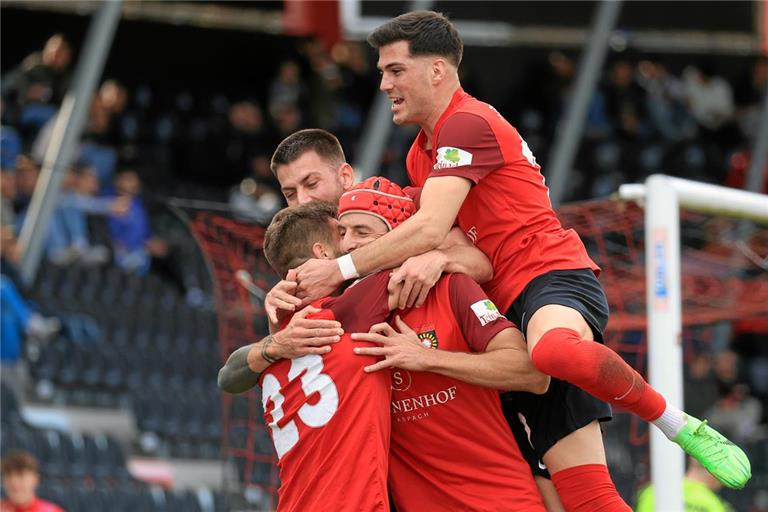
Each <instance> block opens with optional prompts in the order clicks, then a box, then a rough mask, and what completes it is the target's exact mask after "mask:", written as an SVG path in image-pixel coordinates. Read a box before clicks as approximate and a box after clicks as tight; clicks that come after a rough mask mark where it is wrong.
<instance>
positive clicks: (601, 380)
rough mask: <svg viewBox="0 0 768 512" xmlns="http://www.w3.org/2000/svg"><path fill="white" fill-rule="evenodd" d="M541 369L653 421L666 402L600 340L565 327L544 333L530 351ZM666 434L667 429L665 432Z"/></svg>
mask: <svg viewBox="0 0 768 512" xmlns="http://www.w3.org/2000/svg"><path fill="white" fill-rule="evenodd" d="M531 361H533V365H534V366H535V367H536V368H537V369H538V370H539V371H541V372H543V373H546V374H547V375H550V376H552V377H556V378H558V379H560V380H564V381H567V382H570V383H571V384H573V385H575V386H578V387H580V388H581V389H583V390H584V391H586V392H587V393H589V394H591V395H592V396H594V397H597V398H599V399H600V400H603V401H605V402H608V403H610V404H611V405H615V406H616V407H620V408H622V409H625V410H627V411H629V412H632V413H634V414H636V415H638V416H639V417H641V418H642V419H644V420H645V421H653V420H655V419H657V418H659V417H660V416H662V413H663V412H664V409H665V407H666V401H665V400H664V397H662V396H661V395H660V394H659V393H658V392H657V391H656V390H655V389H653V388H652V387H651V386H650V385H649V384H648V383H647V382H646V381H645V379H643V377H641V376H640V374H639V373H637V372H636V371H635V370H634V369H633V368H632V367H631V366H629V365H628V364H627V363H626V362H625V361H624V360H623V359H622V358H621V356H619V354H617V353H616V352H614V351H613V350H611V349H609V348H608V347H606V346H605V345H603V344H601V343H597V342H595V341H591V340H583V339H581V338H580V337H579V334H578V333H577V332H576V331H574V330H572V329H566V328H557V329H551V330H549V331H547V332H546V333H544V336H542V337H541V339H540V340H539V342H538V343H537V344H536V346H535V347H534V349H533V352H532V353H531ZM665 433H666V432H665Z"/></svg>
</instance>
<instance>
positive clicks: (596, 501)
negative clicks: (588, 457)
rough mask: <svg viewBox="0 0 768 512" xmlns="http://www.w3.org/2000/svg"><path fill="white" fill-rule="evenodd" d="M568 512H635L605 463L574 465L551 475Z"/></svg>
mask: <svg viewBox="0 0 768 512" xmlns="http://www.w3.org/2000/svg"><path fill="white" fill-rule="evenodd" d="M552 483H553V484H555V489H557V494H558V495H559V496H560V501H561V502H562V504H563V507H565V510H566V512H632V509H631V508H629V505H627V504H626V503H625V502H624V500H622V499H621V496H619V493H618V492H617V491H616V486H615V485H613V481H612V480H611V475H610V474H609V473H608V468H607V467H606V466H604V465H602V464H585V465H583V466H574V467H572V468H568V469H564V470H562V471H558V472H557V473H553V474H552Z"/></svg>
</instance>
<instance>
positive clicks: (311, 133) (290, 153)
mask: <svg viewBox="0 0 768 512" xmlns="http://www.w3.org/2000/svg"><path fill="white" fill-rule="evenodd" d="M307 151H314V152H315V153H317V154H318V155H319V156H320V157H321V158H323V159H324V160H328V162H329V163H331V164H332V165H333V166H340V165H341V164H343V163H344V162H346V158H345V157H344V150H343V149H341V143H340V142H339V139H337V138H336V136H334V135H333V134H332V133H331V132H328V131H326V130H322V129H320V128H307V129H305V130H299V131H298V132H296V133H292V134H291V135H289V136H287V137H286V138H285V139H283V141H282V142H281V143H280V144H278V145H277V149H275V153H274V154H273V155H272V162H271V164H270V168H271V169H272V172H273V173H274V174H275V175H277V168H278V167H280V166H281V165H287V164H290V163H291V162H293V161H295V160H296V159H298V158H299V157H300V156H301V155H303V154H304V153H306V152H307Z"/></svg>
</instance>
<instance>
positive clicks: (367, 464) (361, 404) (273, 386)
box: [260, 272, 391, 512]
mask: <svg viewBox="0 0 768 512" xmlns="http://www.w3.org/2000/svg"><path fill="white" fill-rule="evenodd" d="M388 281H389V272H380V273H378V274H373V275H371V276H368V277H366V278H364V279H361V280H360V281H358V282H357V283H356V284H355V285H353V286H351V287H350V288H348V289H347V290H346V291H345V292H344V293H343V294H342V295H340V296H338V297H333V298H325V299H320V300H319V301H316V302H315V303H314V305H315V306H316V307H321V308H323V311H321V312H320V313H317V314H316V315H314V316H313V318H323V319H329V320H338V321H339V322H340V323H341V325H342V327H343V328H344V331H345V334H344V335H343V336H342V338H341V341H339V342H338V343H336V344H334V345H333V346H332V350H331V351H330V352H329V353H327V354H324V355H322V356H320V355H307V356H304V357H300V358H297V359H293V360H287V359H286V360H280V361H278V362H277V363H274V364H272V365H270V366H269V368H267V370H265V371H264V372H263V373H262V374H261V379H260V383H261V388H262V401H263V403H264V420H265V421H264V423H265V425H268V426H269V430H270V432H271V434H272V440H273V442H274V444H275V450H276V451H277V456H278V467H279V468H280V480H281V486H280V490H279V497H278V510H280V511H299V512H305V511H308V510H317V511H326V510H328V511H330V510H333V511H345V510H348V511H354V512H358V511H366V512H367V511H383V512H388V511H389V500H388V497H387V458H388V453H389V436H390V416H389V408H388V407H389V401H390V393H391V375H390V374H389V373H388V372H375V373H372V374H367V373H365V372H364V371H363V367H365V366H367V365H370V364H373V363H375V362H376V361H377V360H378V358H376V357H373V356H359V355H356V354H354V353H353V352H352V348H353V346H359V344H360V342H353V341H352V339H351V338H350V336H349V334H351V333H353V332H368V330H369V329H370V328H371V326H372V325H373V324H376V323H379V322H383V321H385V320H386V319H387V317H388V316H389V309H388V307H387V283H388ZM371 346H373V345H371Z"/></svg>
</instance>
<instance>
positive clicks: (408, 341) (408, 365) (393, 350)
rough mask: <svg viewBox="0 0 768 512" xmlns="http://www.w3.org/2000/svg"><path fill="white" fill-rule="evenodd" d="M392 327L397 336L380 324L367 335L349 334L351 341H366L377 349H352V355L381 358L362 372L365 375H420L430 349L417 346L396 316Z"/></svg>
mask: <svg viewBox="0 0 768 512" xmlns="http://www.w3.org/2000/svg"><path fill="white" fill-rule="evenodd" d="M395 325H396V326H397V328H398V330H399V331H400V332H397V331H396V330H395V329H393V328H392V326H391V325H389V324H388V323H381V324H376V325H374V326H373V327H371V330H370V331H369V332H367V333H363V332H359V333H354V334H352V339H353V340H355V341H369V342H371V343H377V344H379V345H381V346H380V347H355V348H354V349H353V352H354V353H355V354H358V355H368V356H384V359H383V360H381V361H379V362H377V363H375V364H372V365H370V366H366V367H365V368H363V370H364V371H365V372H367V373H371V372H376V371H379V370H383V369H384V368H402V369H403V370H411V371H415V372H421V371H424V370H425V369H426V368H427V358H428V357H429V352H430V350H431V349H428V348H426V347H425V346H424V345H422V344H421V340H419V336H418V335H417V334H416V332H415V331H414V330H413V329H411V328H410V327H409V326H408V324H406V323H405V322H403V320H402V319H401V318H400V317H399V316H396V317H395Z"/></svg>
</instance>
